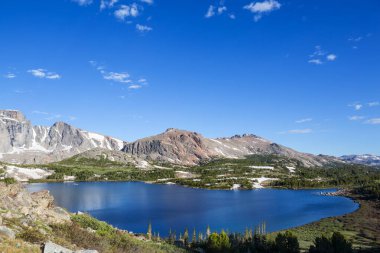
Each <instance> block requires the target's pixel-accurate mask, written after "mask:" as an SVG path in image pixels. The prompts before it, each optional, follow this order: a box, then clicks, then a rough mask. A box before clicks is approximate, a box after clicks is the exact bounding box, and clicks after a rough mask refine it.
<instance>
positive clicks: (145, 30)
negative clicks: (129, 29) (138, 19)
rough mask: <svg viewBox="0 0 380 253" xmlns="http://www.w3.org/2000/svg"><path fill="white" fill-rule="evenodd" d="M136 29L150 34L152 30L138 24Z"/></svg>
mask: <svg viewBox="0 0 380 253" xmlns="http://www.w3.org/2000/svg"><path fill="white" fill-rule="evenodd" d="M136 29H137V30H138V31H140V32H150V31H152V30H153V28H152V27H149V26H146V25H140V24H136Z"/></svg>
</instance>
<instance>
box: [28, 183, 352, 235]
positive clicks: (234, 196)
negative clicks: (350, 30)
mask: <svg viewBox="0 0 380 253" xmlns="http://www.w3.org/2000/svg"><path fill="white" fill-rule="evenodd" d="M27 188H28V189H29V190H30V191H40V190H43V189H47V190H49V191H50V192H51V194H52V195H53V196H54V198H55V202H56V204H57V205H59V206H62V207H65V208H67V209H68V210H70V211H71V212H76V211H82V212H88V213H90V214H91V215H92V216H94V217H96V218H98V219H100V220H103V221H106V222H108V223H110V224H112V225H114V226H116V227H118V228H121V229H126V230H129V231H133V232H136V233H140V232H141V233H145V232H146V230H147V226H148V223H149V221H151V223H152V226H153V231H154V232H159V233H160V235H163V236H167V234H168V232H169V229H170V228H172V230H173V231H177V233H178V234H179V232H182V231H183V229H184V228H185V227H188V228H189V229H190V230H192V229H193V228H196V229H197V230H198V231H205V229H206V227H207V225H210V227H211V229H212V230H217V231H220V230H221V229H225V230H229V231H233V232H242V231H244V230H245V228H246V227H249V228H251V227H252V228H254V227H255V226H257V225H258V224H260V223H261V222H262V221H265V222H266V224H267V230H268V231H275V230H281V229H286V228H290V227H294V226H299V225H303V224H306V223H309V222H312V221H316V220H319V219H321V218H325V217H329V216H337V215H342V214H346V213H349V212H353V211H354V210H356V209H357V208H358V204H357V203H355V202H353V201H352V200H350V199H348V198H344V197H332V196H322V195H320V192H326V191H333V190H275V189H259V190H250V191H222V190H221V191H216V190H203V189H192V188H186V187H181V186H177V185H154V184H145V183H139V182H83V183H41V184H29V185H27Z"/></svg>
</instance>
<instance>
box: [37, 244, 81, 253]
mask: <svg viewBox="0 0 380 253" xmlns="http://www.w3.org/2000/svg"><path fill="white" fill-rule="evenodd" d="M43 253H74V251H72V250H69V249H67V248H64V247H62V246H60V245H58V244H55V243H52V242H47V243H45V246H44V251H43Z"/></svg>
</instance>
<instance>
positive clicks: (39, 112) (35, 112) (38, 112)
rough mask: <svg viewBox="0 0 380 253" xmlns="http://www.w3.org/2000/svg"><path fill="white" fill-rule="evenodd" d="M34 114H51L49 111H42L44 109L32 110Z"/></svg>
mask: <svg viewBox="0 0 380 253" xmlns="http://www.w3.org/2000/svg"><path fill="white" fill-rule="evenodd" d="M32 113H33V114H42V115H49V114H50V113H48V112H42V111H32Z"/></svg>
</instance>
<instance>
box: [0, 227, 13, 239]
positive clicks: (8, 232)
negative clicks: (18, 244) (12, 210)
mask: <svg viewBox="0 0 380 253" xmlns="http://www.w3.org/2000/svg"><path fill="white" fill-rule="evenodd" d="M0 235H4V236H6V237H8V238H10V239H15V238H16V233H15V232H14V231H13V230H12V229H10V228H7V227H6V226H0Z"/></svg>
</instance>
